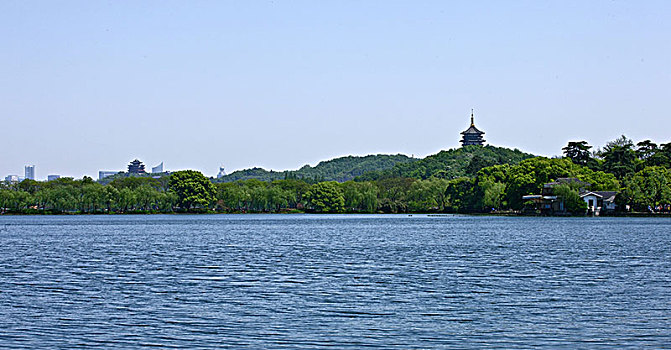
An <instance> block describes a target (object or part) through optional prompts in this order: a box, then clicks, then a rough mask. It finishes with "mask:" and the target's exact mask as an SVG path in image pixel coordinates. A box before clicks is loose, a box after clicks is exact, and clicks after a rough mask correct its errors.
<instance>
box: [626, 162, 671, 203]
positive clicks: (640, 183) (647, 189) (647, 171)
mask: <svg viewBox="0 0 671 350" xmlns="http://www.w3.org/2000/svg"><path fill="white" fill-rule="evenodd" d="M625 186H626V187H625V189H624V191H622V193H621V197H622V202H624V203H621V204H629V205H631V206H632V207H633V208H634V209H636V210H639V211H645V210H647V208H648V206H650V207H652V208H655V207H657V206H659V205H666V204H671V188H670V186H671V171H670V170H669V169H666V168H664V167H659V166H654V167H645V168H644V169H643V170H641V171H639V172H637V173H636V174H634V176H632V177H631V178H629V179H626V180H625Z"/></svg>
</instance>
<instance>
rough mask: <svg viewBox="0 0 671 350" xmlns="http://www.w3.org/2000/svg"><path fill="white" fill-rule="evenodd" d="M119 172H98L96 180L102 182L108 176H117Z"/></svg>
mask: <svg viewBox="0 0 671 350" xmlns="http://www.w3.org/2000/svg"><path fill="white" fill-rule="evenodd" d="M118 173H119V171H107V170H100V171H99V172H98V180H102V179H104V178H106V177H108V176H112V175H116V174H118Z"/></svg>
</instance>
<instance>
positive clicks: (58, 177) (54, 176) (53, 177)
mask: <svg viewBox="0 0 671 350" xmlns="http://www.w3.org/2000/svg"><path fill="white" fill-rule="evenodd" d="M60 178H61V176H60V175H47V181H54V180H56V179H60Z"/></svg>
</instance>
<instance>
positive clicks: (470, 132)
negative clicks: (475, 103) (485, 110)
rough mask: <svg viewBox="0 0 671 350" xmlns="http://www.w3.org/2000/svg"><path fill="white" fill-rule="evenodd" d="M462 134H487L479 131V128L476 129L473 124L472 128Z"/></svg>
mask: <svg viewBox="0 0 671 350" xmlns="http://www.w3.org/2000/svg"><path fill="white" fill-rule="evenodd" d="M461 134H462V135H466V134H478V135H484V134H485V132H484V131H480V130H478V128H476V127H475V125H473V124H471V126H470V127H469V128H468V129H466V130H465V131H462V132H461Z"/></svg>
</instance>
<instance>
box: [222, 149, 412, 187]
mask: <svg viewBox="0 0 671 350" xmlns="http://www.w3.org/2000/svg"><path fill="white" fill-rule="evenodd" d="M416 161H417V159H415V158H410V157H408V156H406V155H402V154H396V155H388V154H377V155H368V156H363V157H359V156H347V157H340V158H335V159H331V160H327V161H323V162H320V163H319V164H317V165H316V166H314V167H312V166H310V165H305V166H303V167H302V168H300V169H298V170H288V171H272V170H271V171H268V170H265V169H261V168H252V169H245V170H239V171H235V172H233V173H231V174H229V175H226V176H224V177H222V178H219V179H215V180H214V182H234V181H238V180H249V179H257V180H261V181H274V180H283V179H303V180H306V181H312V182H319V181H338V182H345V181H348V180H352V179H354V178H355V177H357V176H360V175H362V174H364V173H367V172H370V171H377V170H385V169H391V168H392V167H394V166H395V165H398V164H408V163H413V162H416Z"/></svg>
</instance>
